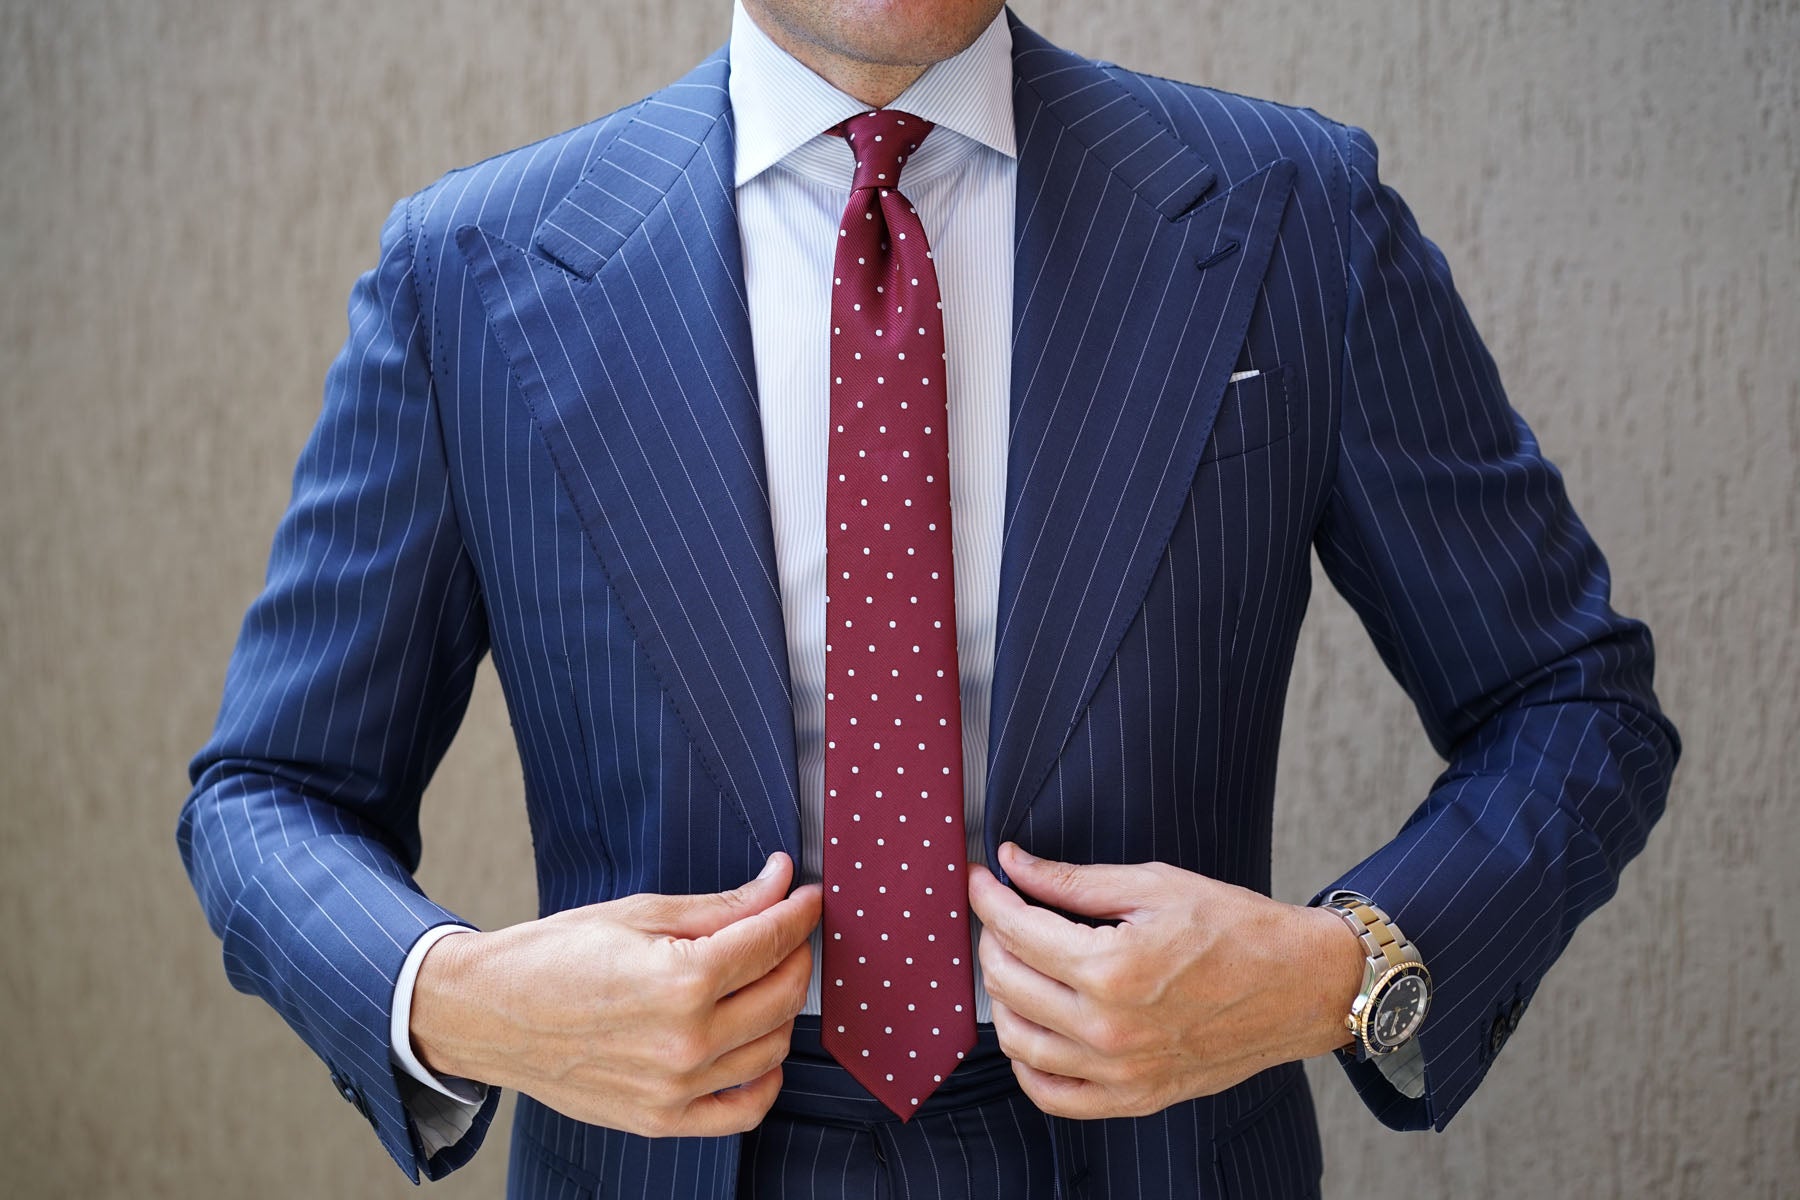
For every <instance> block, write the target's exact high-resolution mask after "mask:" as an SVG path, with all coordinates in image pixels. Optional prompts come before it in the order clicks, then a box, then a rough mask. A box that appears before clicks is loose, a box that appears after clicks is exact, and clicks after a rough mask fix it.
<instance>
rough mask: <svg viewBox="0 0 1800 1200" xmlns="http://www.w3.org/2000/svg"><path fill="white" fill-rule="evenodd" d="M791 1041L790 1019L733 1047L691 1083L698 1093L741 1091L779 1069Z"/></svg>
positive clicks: (791, 1023)
mask: <svg viewBox="0 0 1800 1200" xmlns="http://www.w3.org/2000/svg"><path fill="white" fill-rule="evenodd" d="M793 1040H794V1022H793V1020H792V1019H791V1018H790V1019H789V1020H787V1021H785V1022H783V1023H782V1024H780V1025H778V1026H776V1027H775V1028H774V1029H771V1030H769V1032H767V1033H765V1034H763V1035H762V1036H761V1037H759V1038H757V1039H755V1040H754V1041H750V1042H746V1043H745V1044H744V1045H742V1046H734V1047H732V1048H731V1049H730V1050H729V1051H727V1052H726V1053H724V1054H722V1055H720V1056H719V1058H718V1060H717V1061H716V1062H714V1063H712V1064H711V1065H710V1066H708V1067H707V1068H706V1069H705V1070H703V1071H701V1072H700V1073H699V1075H697V1076H696V1077H695V1080H694V1090H695V1091H697V1092H722V1091H724V1090H725V1089H726V1088H734V1087H742V1086H743V1085H744V1084H746V1083H749V1082H750V1081H751V1080H753V1079H761V1078H762V1077H763V1076H764V1075H765V1074H767V1073H768V1072H769V1071H771V1070H773V1069H774V1068H776V1067H779V1066H780V1065H781V1063H782V1060H784V1059H785V1058H787V1056H788V1047H789V1046H791V1045H792V1044H793Z"/></svg>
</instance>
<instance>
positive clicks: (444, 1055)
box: [407, 931, 490, 1079]
mask: <svg viewBox="0 0 1800 1200" xmlns="http://www.w3.org/2000/svg"><path fill="white" fill-rule="evenodd" d="M489 937H490V935H488V934H485V933H480V932H477V931H471V932H469V933H463V934H458V935H457V936H455V937H447V938H443V939H441V940H440V941H439V942H438V943H437V944H436V945H434V946H433V947H431V949H430V950H428V951H426V953H425V957H424V958H423V959H422V960H420V963H419V974H418V978H417V980H416V981H415V982H414V984H413V997H412V1012H411V1014H410V1017H409V1020H408V1026H407V1033H408V1036H409V1038H410V1039H411V1042H412V1048H413V1054H414V1055H415V1056H416V1057H417V1058H418V1060H419V1062H420V1063H422V1064H423V1065H424V1067H425V1069H426V1070H428V1071H430V1072H432V1073H433V1074H434V1075H439V1076H456V1077H458V1078H463V1079H482V1078H483V1075H482V1074H481V1072H480V1070H479V1068H478V1067H477V1065H476V1064H475V1063H474V1062H472V1061H471V1055H470V1053H469V1049H470V1046H471V1045H472V1042H473V1036H472V1035H473V1033H474V1030H475V1027H476V1021H477V1016H478V1008H477V1005H476V1001H477V999H478V998H479V997H480V996H481V995H482V994H483V990H484V988H483V985H482V983H481V967H482V963H483V961H484V960H485V958H486V951H487V949H488V946H487V942H488V940H489Z"/></svg>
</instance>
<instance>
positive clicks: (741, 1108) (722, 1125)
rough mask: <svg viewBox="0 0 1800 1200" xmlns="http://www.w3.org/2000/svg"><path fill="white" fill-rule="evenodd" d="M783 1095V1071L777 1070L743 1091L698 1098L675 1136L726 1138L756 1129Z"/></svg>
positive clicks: (750, 1083) (734, 1089) (749, 1084)
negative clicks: (777, 1097)
mask: <svg viewBox="0 0 1800 1200" xmlns="http://www.w3.org/2000/svg"><path fill="white" fill-rule="evenodd" d="M780 1091H781V1068H780V1067H779V1066H776V1067H774V1068H772V1069H771V1070H769V1071H766V1072H764V1073H763V1074H762V1075H760V1076H758V1077H757V1078H755V1079H752V1080H750V1081H749V1082H748V1083H746V1084H744V1085H743V1086H742V1087H734V1088H727V1089H725V1090H724V1091H719V1092H708V1093H707V1094H705V1095H704V1096H700V1097H698V1098H697V1099H695V1101H694V1102H693V1103H692V1104H690V1105H688V1106H687V1111H686V1112H684V1113H683V1114H682V1118H681V1122H680V1128H679V1129H677V1130H676V1131H675V1132H677V1133H679V1134H682V1135H684V1136H688V1137H724V1136H726V1135H727V1134H733V1133H743V1132H745V1131H746V1130H750V1129H754V1128H756V1126H757V1125H758V1124H759V1123H761V1121H762V1119H763V1117H764V1115H765V1114H767V1113H768V1111H769V1108H770V1106H771V1105H773V1104H774V1103H775V1096H776V1094H777V1093H779V1092H780Z"/></svg>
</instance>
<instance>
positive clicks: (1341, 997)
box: [1299, 906, 1368, 1055]
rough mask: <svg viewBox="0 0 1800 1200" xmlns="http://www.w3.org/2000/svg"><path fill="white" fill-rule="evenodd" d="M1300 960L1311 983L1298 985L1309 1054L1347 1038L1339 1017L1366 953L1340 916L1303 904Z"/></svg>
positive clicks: (1355, 990)
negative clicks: (1304, 1004) (1305, 1004)
mask: <svg viewBox="0 0 1800 1200" xmlns="http://www.w3.org/2000/svg"><path fill="white" fill-rule="evenodd" d="M1299 912H1300V914H1301V916H1302V918H1303V921H1302V927H1303V937H1302V946H1303V951H1302V954H1301V962H1302V963H1304V964H1306V967H1305V969H1306V970H1307V973H1308V974H1307V978H1308V979H1310V980H1312V981H1313V984H1312V986H1310V987H1307V988H1303V989H1301V994H1302V995H1304V996H1305V997H1306V998H1307V999H1308V1000H1309V1001H1310V1004H1309V1006H1308V1011H1307V1012H1306V1014H1305V1021H1304V1023H1305V1027H1306V1029H1307V1032H1308V1041H1309V1044H1310V1045H1311V1046H1312V1047H1313V1048H1312V1049H1311V1050H1310V1051H1309V1055H1311V1054H1324V1053H1327V1052H1329V1051H1332V1050H1337V1049H1341V1048H1342V1047H1344V1046H1348V1045H1349V1044H1350V1043H1351V1036H1350V1029H1349V1027H1348V1026H1347V1025H1346V1024H1345V1018H1346V1017H1347V1016H1348V1015H1349V1013H1350V1006H1351V1005H1352V1004H1353V1003H1355V1001H1356V997H1357V995H1358V994H1359V993H1360V992H1361V991H1362V986H1363V976H1364V975H1365V973H1366V971H1367V961H1368V960H1367V955H1366V954H1365V952H1364V950H1363V947H1362V942H1361V940H1360V939H1358V938H1357V936H1356V934H1355V933H1353V932H1351V930H1350V927H1349V926H1348V925H1346V924H1345V923H1344V921H1343V919H1342V918H1340V917H1339V916H1338V915H1337V914H1336V913H1334V912H1331V911H1330V910H1328V909H1323V908H1316V907H1311V906H1305V907H1302V908H1300V910H1299Z"/></svg>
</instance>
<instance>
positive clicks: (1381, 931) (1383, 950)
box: [1323, 891, 1431, 1062]
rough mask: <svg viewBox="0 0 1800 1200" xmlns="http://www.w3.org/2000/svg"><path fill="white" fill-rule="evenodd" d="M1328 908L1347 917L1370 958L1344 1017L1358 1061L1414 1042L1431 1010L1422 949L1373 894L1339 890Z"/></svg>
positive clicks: (1329, 899)
mask: <svg viewBox="0 0 1800 1200" xmlns="http://www.w3.org/2000/svg"><path fill="white" fill-rule="evenodd" d="M1323 907H1324V908H1327V909H1330V910H1331V911H1332V912H1334V913H1336V914H1337V915H1338V916H1340V917H1342V918H1343V919H1344V922H1345V924H1347V925H1349V926H1350V929H1351V931H1352V932H1354V933H1355V934H1356V936H1357V937H1358V938H1360V939H1362V944H1363V949H1364V950H1365V951H1366V952H1367V954H1368V959H1367V962H1366V963H1365V965H1364V969H1363V985H1362V990H1361V991H1360V992H1358V993H1357V995H1356V999H1355V1000H1354V1001H1352V1002H1351V1005H1350V1014H1349V1015H1348V1016H1347V1017H1345V1018H1344V1024H1345V1026H1346V1027H1347V1028H1348V1029H1349V1030H1350V1036H1351V1037H1352V1038H1354V1039H1355V1042H1354V1045H1355V1049H1356V1058H1357V1061H1358V1062H1368V1061H1369V1060H1370V1059H1380V1058H1384V1057H1386V1056H1387V1055H1390V1054H1392V1053H1393V1052H1394V1051H1396V1050H1398V1049H1400V1048H1401V1047H1402V1046H1404V1045H1406V1044H1407V1043H1408V1042H1410V1041H1411V1040H1412V1039H1413V1037H1414V1036H1416V1035H1417V1034H1418V1032H1419V1026H1420V1025H1422V1024H1424V1022H1425V1013H1426V1011H1427V1010H1428V1009H1429V1008H1430V1007H1431V972H1429V971H1427V970H1426V969H1425V963H1424V962H1423V961H1422V960H1421V959H1420V958H1419V952H1418V950H1417V949H1416V948H1415V947H1414V946H1413V944H1412V943H1411V942H1409V941H1407V940H1406V935H1405V934H1403V933H1401V932H1400V929H1399V927H1398V926H1397V925H1395V924H1394V922H1393V921H1392V920H1390V919H1389V918H1388V915H1387V914H1386V913H1384V912H1382V911H1381V910H1380V909H1379V908H1377V907H1375V904H1374V902H1373V901H1371V900H1370V899H1369V898H1368V897H1367V896H1360V895H1358V894H1357V893H1355V892H1341V891H1340V892H1333V893H1331V894H1330V895H1329V896H1327V897H1325V901H1324V904H1323Z"/></svg>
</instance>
